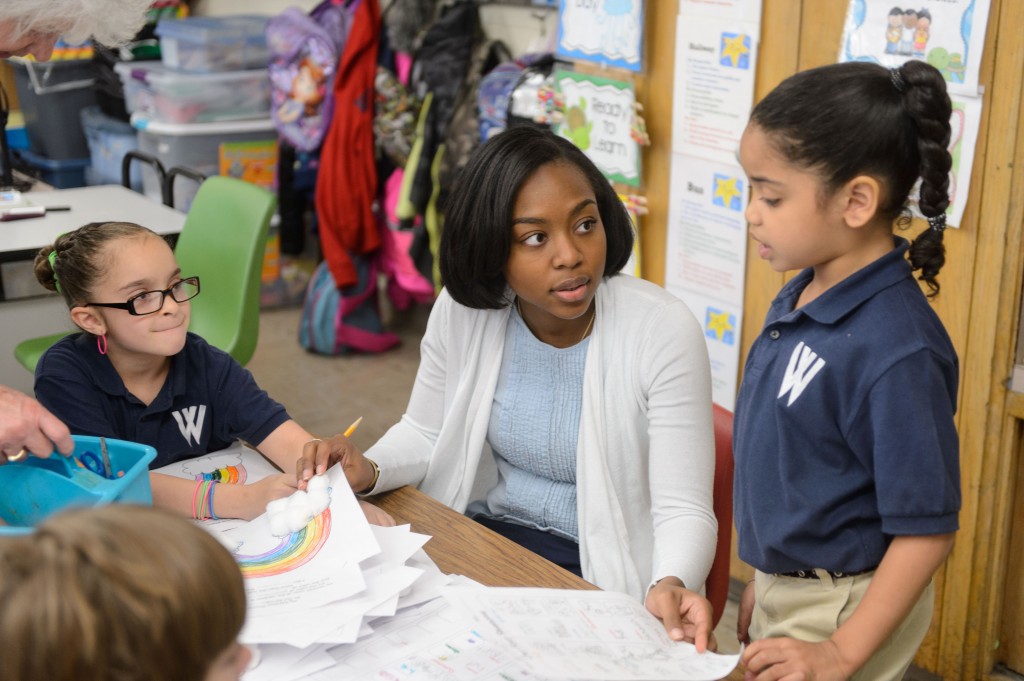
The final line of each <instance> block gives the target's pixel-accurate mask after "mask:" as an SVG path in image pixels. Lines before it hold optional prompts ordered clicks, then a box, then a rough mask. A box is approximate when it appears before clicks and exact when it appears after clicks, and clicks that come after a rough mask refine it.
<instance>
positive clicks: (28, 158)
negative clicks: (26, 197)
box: [14, 149, 89, 189]
mask: <svg viewBox="0 0 1024 681" xmlns="http://www.w3.org/2000/svg"><path fill="white" fill-rule="evenodd" d="M14 155H15V156H16V157H17V158H18V159H20V161H21V162H22V164H23V165H24V167H25V168H24V169H25V170H26V171H28V172H29V174H31V175H34V176H36V177H38V178H39V179H40V180H42V181H43V182H45V183H46V184H48V185H51V186H53V187H56V188H57V189H71V188H73V187H84V186H85V169H86V167H87V166H88V165H89V159H88V157H87V158H69V159H63V160H56V159H52V158H46V157H45V156H41V155H39V154H36V153H33V152H31V151H29V150H28V149H19V150H16V151H14Z"/></svg>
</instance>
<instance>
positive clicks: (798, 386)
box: [779, 341, 825, 407]
mask: <svg viewBox="0 0 1024 681" xmlns="http://www.w3.org/2000/svg"><path fill="white" fill-rule="evenodd" d="M823 366H825V360H823V359H822V358H820V357H818V355H817V353H815V352H814V350H811V349H810V348H809V347H807V346H806V345H804V342H803V341H800V343H799V344H798V345H797V346H796V347H795V348H793V354H792V355H791V356H790V358H789V366H788V367H786V375H785V376H783V377H782V388H781V389H780V390H779V397H780V398H781V397H782V396H783V395H785V394H786V393H787V392H788V393H789V401H788V402H786V406H787V407H788V406H790V405H791V404H793V403H794V402H796V398H798V397H800V393H802V392H803V391H804V388H806V387H807V384H808V383H810V382H811V379H812V378H814V377H815V376H816V375H817V373H818V372H819V371H821V368H822V367H823Z"/></svg>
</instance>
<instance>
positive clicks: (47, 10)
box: [0, 0, 152, 60]
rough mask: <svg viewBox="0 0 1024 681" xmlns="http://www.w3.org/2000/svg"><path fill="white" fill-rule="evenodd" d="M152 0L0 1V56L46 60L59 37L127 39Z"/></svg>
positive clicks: (76, 40)
mask: <svg viewBox="0 0 1024 681" xmlns="http://www.w3.org/2000/svg"><path fill="white" fill-rule="evenodd" d="M151 4H152V0H2V2H0V58H4V57H22V56H26V55H32V56H34V57H35V58H36V59H39V60H46V59H49V58H50V54H51V53H52V52H53V45H54V43H55V42H57V39H58V38H61V37H63V38H65V39H66V40H67V41H68V42H71V43H79V42H82V41H84V40H86V39H87V38H93V39H94V40H96V41H97V42H100V43H103V44H104V45H117V44H119V43H124V42H127V41H128V40H131V38H132V37H133V36H134V35H135V34H136V33H138V32H139V29H140V28H142V25H143V24H144V23H145V21H146V10H147V9H148V8H149V6H150V5H151Z"/></svg>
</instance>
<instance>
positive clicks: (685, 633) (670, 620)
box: [644, 577, 718, 653]
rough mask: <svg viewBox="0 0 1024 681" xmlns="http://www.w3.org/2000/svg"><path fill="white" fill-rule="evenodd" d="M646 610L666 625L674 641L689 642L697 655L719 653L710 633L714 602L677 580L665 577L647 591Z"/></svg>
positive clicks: (666, 629) (713, 636)
mask: <svg viewBox="0 0 1024 681" xmlns="http://www.w3.org/2000/svg"><path fill="white" fill-rule="evenodd" d="M644 604H645V605H646V606H647V609H648V610H649V611H650V612H651V614H653V615H654V616H655V617H657V618H658V619H660V620H661V622H662V624H664V625H665V631H667V632H668V635H669V638H671V639H672V640H673V641H687V642H689V643H693V644H694V645H695V646H696V647H697V652H699V653H703V652H704V651H705V650H717V648H718V644H717V643H716V642H715V635H714V634H713V633H712V631H711V621H712V608H711V602H710V601H709V600H708V599H706V598H704V597H703V596H701V595H700V594H699V593H697V592H695V591H690V590H689V589H687V588H685V587H684V586H683V582H682V581H681V580H680V579H678V578H676V577H665V578H664V579H661V580H659V581H658V583H657V584H655V585H654V586H653V587H651V590H650V591H648V592H647V599H646V600H645V603H644Z"/></svg>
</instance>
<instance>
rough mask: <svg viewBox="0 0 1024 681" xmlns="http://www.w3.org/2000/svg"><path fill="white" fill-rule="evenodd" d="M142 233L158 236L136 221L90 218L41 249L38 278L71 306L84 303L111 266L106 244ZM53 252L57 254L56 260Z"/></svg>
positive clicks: (36, 264)
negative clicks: (106, 259)
mask: <svg viewBox="0 0 1024 681" xmlns="http://www.w3.org/2000/svg"><path fill="white" fill-rule="evenodd" d="M141 235H150V236H158V235H157V234H156V233H155V232H152V231H150V230H148V229H146V228H145V227H142V226H141V225H136V224H135V223H133V222H90V223H89V224H87V225H85V226H84V227H80V228H78V229H76V230H75V231H73V232H68V233H67V234H62V235H60V236H59V237H57V239H56V240H55V241H54V242H53V244H51V245H50V246H44V247H43V248H41V249H39V253H37V254H36V259H35V264H34V269H35V275H36V279H37V280H39V283H40V284H42V285H43V288H46V289H49V290H50V291H57V292H59V293H60V294H61V295H62V296H64V302H65V303H67V306H68V309H71V308H73V307H75V306H76V305H81V304H82V303H85V302H88V301H89V299H90V298H91V297H92V289H93V286H94V285H95V283H96V280H97V279H99V278H100V276H102V275H103V274H104V272H105V271H106V269H107V268H106V267H104V263H103V262H101V256H102V253H103V248H104V247H105V246H106V245H107V244H108V243H109V242H111V241H114V240H116V239H120V238H122V237H127V236H141ZM51 253H55V254H56V255H55V256H54V258H53V262H52V263H51V262H50V254H51Z"/></svg>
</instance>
